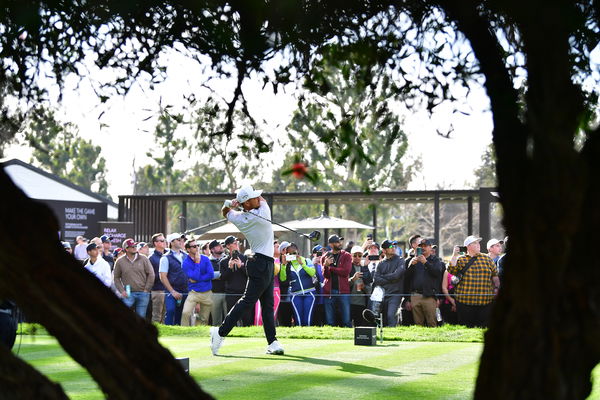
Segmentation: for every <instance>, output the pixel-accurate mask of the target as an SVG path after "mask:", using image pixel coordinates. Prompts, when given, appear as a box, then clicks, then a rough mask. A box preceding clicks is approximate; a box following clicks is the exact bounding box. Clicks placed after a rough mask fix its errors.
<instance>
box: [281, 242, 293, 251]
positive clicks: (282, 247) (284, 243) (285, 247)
mask: <svg viewBox="0 0 600 400" xmlns="http://www.w3.org/2000/svg"><path fill="white" fill-rule="evenodd" d="M288 247H290V242H287V241H283V242H281V243H279V251H283V250H285V249H287V248H288Z"/></svg>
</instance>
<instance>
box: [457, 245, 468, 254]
mask: <svg viewBox="0 0 600 400" xmlns="http://www.w3.org/2000/svg"><path fill="white" fill-rule="evenodd" d="M458 251H459V252H461V253H466V252H467V246H458Z"/></svg>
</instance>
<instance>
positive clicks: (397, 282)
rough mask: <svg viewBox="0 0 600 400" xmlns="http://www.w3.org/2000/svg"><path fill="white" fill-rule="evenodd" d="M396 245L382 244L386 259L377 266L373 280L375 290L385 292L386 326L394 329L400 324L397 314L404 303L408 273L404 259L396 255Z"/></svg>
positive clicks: (391, 242)
mask: <svg viewBox="0 0 600 400" xmlns="http://www.w3.org/2000/svg"><path fill="white" fill-rule="evenodd" d="M396 244H397V243H396V242H395V241H393V240H388V239H386V240H384V241H383V243H381V248H382V249H383V253H384V255H385V259H383V260H382V261H381V262H380V263H379V264H378V265H377V269H376V270H375V276H374V278H373V288H375V287H376V286H380V287H382V288H383V289H384V291H385V292H384V297H383V301H382V304H381V306H382V307H383V310H382V311H383V315H384V324H385V326H392V327H393V326H396V325H397V324H398V317H397V316H396V313H397V311H398V307H400V302H401V301H402V292H403V291H404V274H405V272H406V268H405V266H404V259H403V258H402V257H400V256H398V254H396ZM373 290H375V289H373Z"/></svg>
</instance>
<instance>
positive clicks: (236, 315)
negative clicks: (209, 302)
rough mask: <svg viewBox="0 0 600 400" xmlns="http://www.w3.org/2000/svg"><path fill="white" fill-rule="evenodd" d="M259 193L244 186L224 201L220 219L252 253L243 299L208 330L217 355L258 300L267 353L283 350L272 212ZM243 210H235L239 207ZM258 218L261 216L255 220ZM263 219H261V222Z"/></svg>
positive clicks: (213, 351)
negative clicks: (277, 322)
mask: <svg viewBox="0 0 600 400" xmlns="http://www.w3.org/2000/svg"><path fill="white" fill-rule="evenodd" d="M261 194H262V190H254V189H253V188H252V186H244V187H243V188H241V189H239V190H238V191H237V193H236V195H237V196H236V198H235V200H225V203H224V205H223V208H222V211H223V216H224V217H225V218H227V219H228V220H229V222H231V223H233V224H234V225H235V226H236V227H237V228H238V229H239V230H240V232H242V233H243V234H244V236H245V237H246V239H247V240H248V242H249V243H250V248H251V249H252V252H253V253H254V255H253V256H251V257H249V258H248V262H247V263H246V271H247V273H248V283H247V284H246V290H245V291H244V295H243V296H242V298H241V299H240V300H239V301H238V302H237V303H235V305H234V306H233V308H232V309H231V310H230V311H229V314H227V316H226V317H225V320H224V321H223V323H222V324H221V326H220V327H216V326H215V327H212V328H210V347H211V349H212V353H213V354H214V355H217V353H218V352H219V348H220V347H221V345H222V344H223V340H224V339H225V336H227V334H229V332H231V330H232V329H233V327H234V326H235V325H236V324H237V322H238V320H239V319H240V318H241V316H242V315H243V314H244V312H245V311H246V310H247V309H248V308H249V307H254V303H256V301H257V300H260V303H261V305H262V319H263V327H264V330H265V336H266V338H267V342H268V343H269V346H268V347H267V354H283V347H281V345H280V344H279V342H277V338H276V337H275V318H274V316H273V276H274V274H273V267H274V265H273V226H272V224H271V222H270V220H271V209H270V208H269V205H268V204H267V202H266V201H265V199H263V198H262V197H260V195H261ZM240 206H241V207H242V208H243V209H244V211H243V212H242V211H236V210H235V209H237V208H238V207H240ZM257 216H260V217H262V218H260V217H257ZM263 218H264V219H263Z"/></svg>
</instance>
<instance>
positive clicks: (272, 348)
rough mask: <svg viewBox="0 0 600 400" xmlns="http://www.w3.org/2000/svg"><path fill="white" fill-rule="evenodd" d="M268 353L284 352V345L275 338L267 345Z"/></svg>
mask: <svg viewBox="0 0 600 400" xmlns="http://www.w3.org/2000/svg"><path fill="white" fill-rule="evenodd" d="M267 354H283V347H281V345H280V344H279V342H278V341H277V340H275V341H274V342H273V343H271V344H270V345H269V346H268V347H267Z"/></svg>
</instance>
